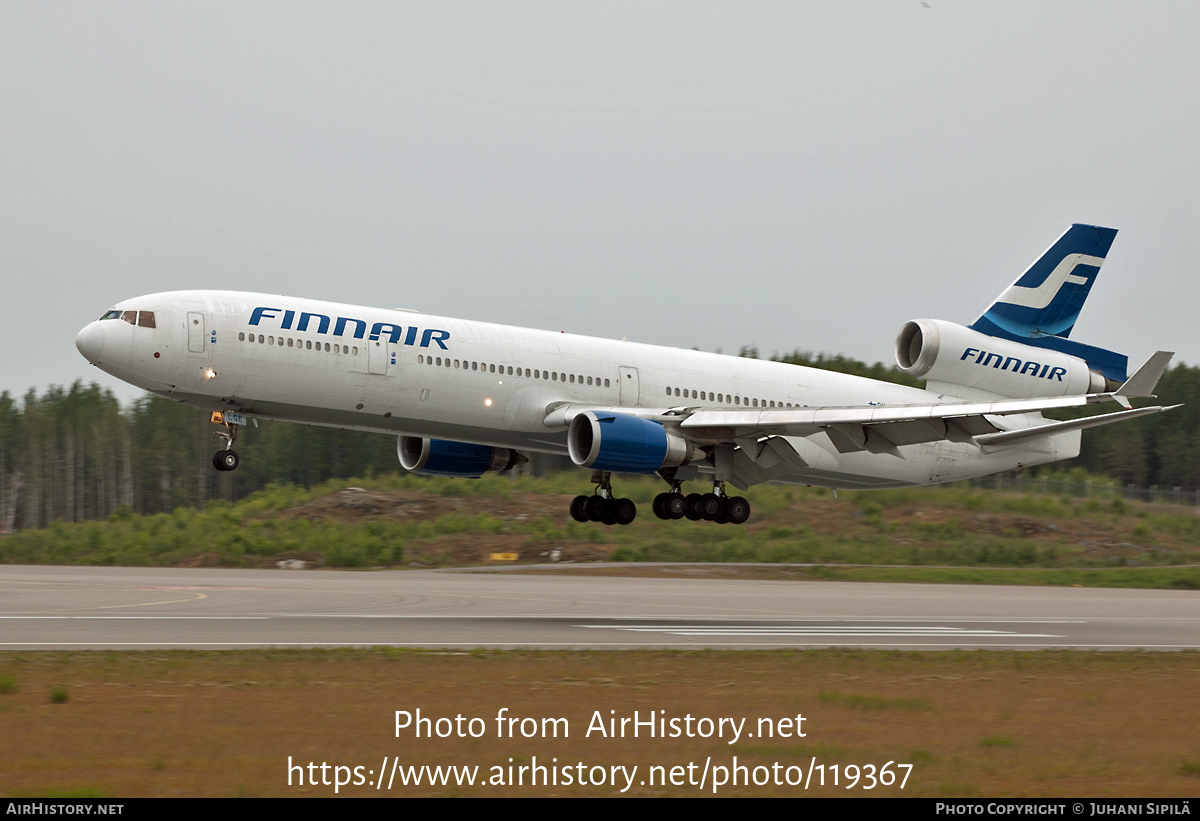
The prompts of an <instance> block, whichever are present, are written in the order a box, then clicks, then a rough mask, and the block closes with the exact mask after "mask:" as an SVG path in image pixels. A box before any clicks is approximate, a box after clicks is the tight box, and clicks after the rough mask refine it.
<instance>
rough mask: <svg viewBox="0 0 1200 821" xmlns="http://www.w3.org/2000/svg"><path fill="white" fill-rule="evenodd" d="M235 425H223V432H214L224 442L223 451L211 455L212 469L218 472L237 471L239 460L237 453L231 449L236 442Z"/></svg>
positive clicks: (236, 429) (236, 430) (236, 427)
mask: <svg viewBox="0 0 1200 821" xmlns="http://www.w3.org/2000/svg"><path fill="white" fill-rule="evenodd" d="M237 432H238V426H237V425H230V424H229V423H226V424H225V430H219V431H216V434H217V436H220V437H221V438H222V439H224V440H225V449H224V450H219V451H217V452H216V453H214V454H213V458H212V463H213V467H215V468H216V469H217V470H220V471H226V470H237V466H238V464H240V462H241V459H239V458H238V455H237V452H236V451H234V449H233V443H234V442H236V441H237Z"/></svg>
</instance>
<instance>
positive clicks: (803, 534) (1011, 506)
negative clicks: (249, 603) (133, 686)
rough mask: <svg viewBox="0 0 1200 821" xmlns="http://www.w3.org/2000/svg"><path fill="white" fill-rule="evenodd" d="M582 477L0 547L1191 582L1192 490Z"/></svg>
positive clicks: (409, 481)
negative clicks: (661, 497) (610, 518)
mask: <svg viewBox="0 0 1200 821" xmlns="http://www.w3.org/2000/svg"><path fill="white" fill-rule="evenodd" d="M588 487H589V486H588V485H587V483H586V481H585V480H584V479H583V475H582V474H563V475H559V476H551V477H547V478H523V479H517V480H513V479H508V478H502V477H486V478H484V479H479V480H451V479H426V478H420V477H415V476H383V477H378V478H374V479H362V480H354V481H351V482H338V483H332V484H329V485H326V486H322V487H319V488H316V489H313V490H303V489H299V488H294V487H272V488H268V489H267V490H264V491H262V492H260V493H256V494H254V495H253V496H251V497H249V498H247V499H245V500H244V501H241V502H239V503H237V504H232V505H231V504H227V503H223V502H214V503H210V504H209V505H208V507H207V508H206V509H205V510H202V511H199V510H192V509H180V510H176V511H175V512H174V513H171V514H162V515H154V516H138V515H134V514H132V513H124V512H123V513H120V514H115V515H113V516H112V517H110V518H109V519H108V520H107V521H100V522H83V523H78V524H64V523H61V522H58V523H55V524H53V525H51V526H50V527H48V528H45V529H42V530H34V531H20V532H17V533H14V534H10V535H7V536H3V537H0V562H4V563H35V564H37V563H49V564H109V565H134V566H138V565H141V566H146V565H159V566H229V567H274V566H275V564H276V562H278V561H280V560H282V559H299V560H302V561H306V562H308V563H310V564H311V565H312V566H316V567H322V566H325V567H360V568H370V567H396V566H425V567H429V566H453V565H468V564H481V563H486V562H487V561H488V559H489V557H490V555H491V554H492V553H515V554H517V555H518V556H519V561H520V562H524V563H534V562H546V561H549V560H551V559H557V560H560V561H570V562H590V561H597V560H606V561H617V562H646V561H681V562H755V563H780V562H784V563H786V562H791V563H807V564H817V565H821V567H818V568H806V569H803V570H802V571H796V572H797V573H799V574H800V576H803V577H806V578H822V579H856V580H869V579H870V580H887V581H954V582H978V583H1002V584H1003V583H1014V584H1066V585H1072V584H1079V585H1088V586H1091V585H1101V586H1137V587H1173V588H1181V589H1200V567H1197V566H1196V565H1200V516H1197V514H1196V511H1195V510H1193V509H1191V508H1180V507H1173V506H1170V505H1142V504H1133V503H1127V502H1125V501H1123V500H1120V499H1117V500H1112V501H1101V500H1098V499H1090V500H1088V499H1077V498H1070V497H1056V496H1047V495H1017V494H1012V493H1004V492H998V491H984V490H972V489H970V488H960V487H935V488H920V489H911V490H888V491H871V492H861V493H849V492H847V493H842V494H840V497H839V498H835V497H834V496H833V495H832V494H831V493H830V492H829V491H826V490H822V489H819V488H804V487H796V486H778V485H765V486H759V487H755V488H752V489H751V490H750V492H749V493H747V494H746V495H747V497H748V498H749V499H750V501H751V503H752V504H753V506H754V515H753V517H752V519H751V521H750V523H749V524H747V525H745V526H741V527H736V526H730V525H724V526H722V525H715V524H712V523H709V522H688V521H686V520H681V521H675V522H662V521H659V520H658V519H655V518H654V517H653V515H652V514H651V513H650V510H649V502H650V500H651V498H652V497H653V496H654V494H656V493H658V492H661V490H662V489H663V488H664V486H663V484H662V483H661V481H659V480H657V479H651V478H622V479H621V480H620V482H619V484H618V490H619V491H620V492H621V493H622V494H623V495H627V496H629V497H630V498H632V499H634V500H635V501H637V502H638V503H639V505H640V514H639V518H638V519H637V521H635V522H634V523H633V524H632V525H630V526H628V527H605V526H603V525H600V524H594V523H585V524H580V523H577V522H574V521H572V520H571V519H570V518H569V516H568V515H567V514H566V508H567V504H568V502H569V501H570V497H571V496H572V495H574V494H576V493H578V492H580V491H582V490H586V489H587V488H588ZM687 489H688V488H685V490H687ZM696 489H701V488H699V487H697V488H696ZM844 565H886V566H888V567H857V568H851V567H845V566H844ZM1189 565H1192V566H1189ZM946 568H951V569H950V570H947V569H946ZM800 576H796V577H800Z"/></svg>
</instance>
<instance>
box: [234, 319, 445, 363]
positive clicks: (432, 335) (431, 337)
mask: <svg viewBox="0 0 1200 821" xmlns="http://www.w3.org/2000/svg"><path fill="white" fill-rule="evenodd" d="M279 311H283V308H255V309H254V311H253V312H252V313H251V314H250V324H251V325H257V324H259V322H261V321H262V320H264V319H278V318H279V316H278V314H279ZM293 322H294V323H295V324H296V330H297V331H301V332H304V331H307V330H308V329H309V327H310V326H314V325H315V331H316V332H317V333H319V334H327V333H329V325H330V323H331V322H332V324H333V335H334V336H345V335H346V332H347V331H349V332H350V335H351V336H352V337H354V338H355V339H362V338H363V336H365V335H367V323H366V321H364V320H362V319H354V318H353V317H348V316H339V317H337V318H336V319H332V320H331V318H330V317H328V316H326V315H325V314H314V313H310V312H308V311H301V312H300V316H299V318H297V317H296V312H295V311H283V319H282V320H281V321H280V323H279V328H280V330H283V331H290V330H291V329H292V323H293ZM418 334H420V340H421V341H420V347H422V348H428V347H429V346H430V345H431V344H436V345H437V346H438V347H439V348H441V349H442V350H443V351H444V350H447V348H446V340H447V339H449V338H450V332H449V331H443V330H439V329H438V328H425V329H424V330H422V329H420V328H418V327H417V326H416V325H409V326H408V328H407V330H406V329H405V327H404V326H403V325H394V324H392V323H391V322H376V323H375V324H373V325H372V326H371V333H370V335H369V336H367V339H370V340H372V341H374V340H377V339H380V338H384V337H386V338H387V340H388V341H389V342H391V343H392V344H393V345H395V344H398V343H399V342H400V337H401V336H403V337H404V344H405V345H417V344H418V343H417V335H418ZM393 364H394V363H393Z"/></svg>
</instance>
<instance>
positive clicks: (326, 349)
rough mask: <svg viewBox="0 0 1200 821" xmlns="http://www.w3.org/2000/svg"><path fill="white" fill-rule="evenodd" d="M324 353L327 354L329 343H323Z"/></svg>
mask: <svg viewBox="0 0 1200 821" xmlns="http://www.w3.org/2000/svg"><path fill="white" fill-rule="evenodd" d="M325 353H329V343H328V342H326V343H325Z"/></svg>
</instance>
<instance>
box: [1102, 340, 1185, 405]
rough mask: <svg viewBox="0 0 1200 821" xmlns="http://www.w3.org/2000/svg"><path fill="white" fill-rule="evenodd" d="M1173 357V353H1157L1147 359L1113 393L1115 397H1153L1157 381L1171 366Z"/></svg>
mask: <svg viewBox="0 0 1200 821" xmlns="http://www.w3.org/2000/svg"><path fill="white" fill-rule="evenodd" d="M1174 355H1175V353H1174V352H1173V351H1158V352H1157V353H1155V354H1154V355H1153V356H1151V357H1150V358H1149V359H1147V360H1146V364H1144V365H1142V367H1140V368H1138V369H1137V372H1136V373H1135V374H1134V375H1133V376H1131V377H1129V379H1128V381H1126V382H1125V384H1124V385H1122V386H1121V387H1119V388H1117V389H1116V391H1114V393H1115V394H1116V395H1117V396H1124V397H1125V398H1126V399H1137V398H1138V397H1139V396H1154V388H1155V387H1156V386H1157V385H1158V380H1160V379H1162V375H1163V374H1164V373H1165V372H1166V370H1167V366H1168V365H1170V364H1171V357H1173V356H1174ZM1118 401H1119V400H1118Z"/></svg>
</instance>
